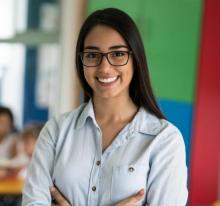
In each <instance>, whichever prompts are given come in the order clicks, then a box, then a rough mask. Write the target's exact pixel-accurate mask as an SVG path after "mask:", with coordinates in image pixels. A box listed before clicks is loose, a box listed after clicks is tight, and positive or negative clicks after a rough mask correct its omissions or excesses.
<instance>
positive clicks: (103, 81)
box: [98, 76, 118, 83]
mask: <svg viewBox="0 0 220 206" xmlns="http://www.w3.org/2000/svg"><path fill="white" fill-rule="evenodd" d="M117 78H118V77H117V76H116V77H111V78H98V80H99V81H100V82H102V83H111V82H114V81H115V80H116V79H117Z"/></svg>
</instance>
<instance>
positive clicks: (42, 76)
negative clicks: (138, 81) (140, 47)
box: [0, 0, 220, 206]
mask: <svg viewBox="0 0 220 206" xmlns="http://www.w3.org/2000/svg"><path fill="white" fill-rule="evenodd" d="M106 7H116V8H120V9H122V10H124V11H125V12H127V13H128V14H129V15H130V16H131V17H133V19H134V21H135V22H136V23H137V25H138V27H139V30H140V32H141V35H142V38H143V41H144V45H145V49H146V53H147V59H148V65H149V69H150V75H151V79H152V84H153V88H154V91H155V94H156V96H157V99H158V103H159V105H160V107H161V109H162V111H163V112H164V113H165V115H166V117H167V118H168V120H170V121H171V122H173V123H174V124H175V125H176V126H177V127H178V128H179V129H180V130H181V132H182V134H183V136H184V141H185V145H186V154H187V165H188V169H189V203H188V205H190V206H206V205H207V206H208V205H218V203H217V200H218V199H220V134H219V130H218V129H219V128H220V119H219V118H220V108H219V107H220V1H219V0H181V1H180V0H166V1H164V0H135V1H134V0H0V105H2V106H6V107H8V108H10V109H11V111H12V113H13V115H14V125H15V127H16V128H17V130H18V131H22V130H23V129H24V128H26V127H27V125H29V124H30V123H33V122H34V123H36V122H37V123H41V124H44V123H45V121H47V120H48V118H50V117H52V116H54V115H57V114H60V113H63V112H66V111H70V110H72V109H73V108H75V107H76V106H78V105H79V104H80V102H81V101H82V91H81V88H80V85H79V82H78V80H77V77H76V73H75V65H74V61H75V60H74V50H75V44H76V40H77V36H78V32H79V29H80V26H81V24H82V22H83V21H84V19H85V17H86V16H87V15H88V14H89V13H91V12H92V11H94V10H96V9H99V8H106ZM0 144H1V142H0ZM0 158H1V157H0ZM0 165H1V164H0ZM0 167H1V166H0ZM5 179H6V178H2V179H1V178H0V195H1V196H3V195H4V196H5V194H7V195H12V196H13V194H16V195H19V188H20V186H21V185H22V184H20V183H18V189H17V190H16V191H14V192H13V191H10V188H11V187H10V186H9V185H10V184H8V183H7V181H6V180H5ZM10 181H11V179H10ZM10 181H9V182H10ZM13 184H14V183H13ZM19 185H20V186H19ZM6 188H7V189H6ZM0 201H1V200H0ZM6 202H7V201H6ZM4 204H6V203H4ZM4 204H3V203H2V204H1V202H0V205H2V206H3V205H4ZM8 204H9V203H8ZM11 204H12V203H11Z"/></svg>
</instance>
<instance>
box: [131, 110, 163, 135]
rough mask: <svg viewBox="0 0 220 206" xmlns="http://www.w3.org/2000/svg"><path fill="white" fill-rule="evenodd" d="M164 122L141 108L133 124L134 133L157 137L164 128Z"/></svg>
mask: <svg viewBox="0 0 220 206" xmlns="http://www.w3.org/2000/svg"><path fill="white" fill-rule="evenodd" d="M163 124H164V121H162V119H159V118H158V117H156V116H155V115H154V114H152V113H150V112H149V111H147V110H146V109H145V108H143V107H141V108H140V109H139V111H138V113H137V114H136V116H135V118H134V119H133V121H132V122H131V127H130V128H131V130H132V132H140V133H144V134H149V135H157V134H158V133H159V132H160V131H161V130H162V128H163Z"/></svg>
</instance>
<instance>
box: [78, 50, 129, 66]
mask: <svg viewBox="0 0 220 206" xmlns="http://www.w3.org/2000/svg"><path fill="white" fill-rule="evenodd" d="M112 52H126V53H127V54H128V59H127V61H126V63H125V64H122V65H115V64H112V63H111V62H110V61H109V59H108V54H110V53H112ZM85 53H90V52H79V53H78V55H79V56H80V59H81V62H82V64H83V65H84V66H86V67H97V66H99V65H100V64H101V63H102V59H103V57H104V56H105V58H106V59H107V61H108V63H109V64H110V65H112V66H125V65H126V64H127V63H128V61H129V57H130V55H131V54H132V53H133V52H132V51H121V50H116V51H110V52H106V53H103V52H96V51H95V52H92V53H96V54H101V55H102V56H101V59H100V62H99V63H98V64H97V65H96V66H87V65H85V64H84V63H83V57H82V54H85Z"/></svg>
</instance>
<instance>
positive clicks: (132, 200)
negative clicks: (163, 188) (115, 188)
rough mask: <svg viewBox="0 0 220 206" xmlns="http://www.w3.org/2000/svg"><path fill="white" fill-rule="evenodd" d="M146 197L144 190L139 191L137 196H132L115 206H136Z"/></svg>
mask: <svg viewBox="0 0 220 206" xmlns="http://www.w3.org/2000/svg"><path fill="white" fill-rule="evenodd" d="M143 197H144V189H141V190H140V191H138V192H137V193H136V194H135V195H132V196H130V197H128V198H126V199H124V200H122V201H120V202H119V203H118V204H116V205H115V206H135V205H136V204H137V203H138V202H139V201H140V200H141V199H143Z"/></svg>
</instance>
